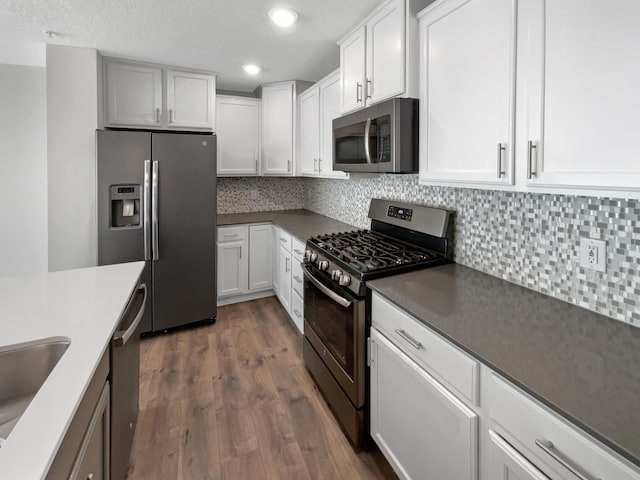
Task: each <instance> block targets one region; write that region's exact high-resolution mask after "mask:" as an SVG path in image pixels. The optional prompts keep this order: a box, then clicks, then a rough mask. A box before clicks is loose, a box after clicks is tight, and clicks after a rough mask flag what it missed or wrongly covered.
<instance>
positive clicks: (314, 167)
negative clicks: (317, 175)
mask: <svg viewBox="0 0 640 480" xmlns="http://www.w3.org/2000/svg"><path fill="white" fill-rule="evenodd" d="M317 161H318V159H317V158H314V159H313V171H314V172H315V171H317V167H316V162H317Z"/></svg>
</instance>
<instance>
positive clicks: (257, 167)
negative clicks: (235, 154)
mask: <svg viewBox="0 0 640 480" xmlns="http://www.w3.org/2000/svg"><path fill="white" fill-rule="evenodd" d="M256 173H258V160H256Z"/></svg>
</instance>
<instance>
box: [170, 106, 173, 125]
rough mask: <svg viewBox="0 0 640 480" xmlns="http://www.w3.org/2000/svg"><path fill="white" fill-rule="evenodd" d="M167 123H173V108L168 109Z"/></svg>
mask: <svg viewBox="0 0 640 480" xmlns="http://www.w3.org/2000/svg"><path fill="white" fill-rule="evenodd" d="M169 123H173V108H170V109H169Z"/></svg>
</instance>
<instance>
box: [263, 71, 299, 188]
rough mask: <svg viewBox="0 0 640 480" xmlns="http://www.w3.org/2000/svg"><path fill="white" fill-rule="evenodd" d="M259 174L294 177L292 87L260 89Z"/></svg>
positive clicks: (286, 84)
mask: <svg viewBox="0 0 640 480" xmlns="http://www.w3.org/2000/svg"><path fill="white" fill-rule="evenodd" d="M262 173H263V174H264V175H292V174H293V84H292V83H285V84H281V85H269V86H266V87H263V88H262Z"/></svg>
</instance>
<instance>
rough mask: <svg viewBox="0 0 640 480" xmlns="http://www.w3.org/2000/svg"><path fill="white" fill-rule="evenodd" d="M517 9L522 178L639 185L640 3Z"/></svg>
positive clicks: (539, 4)
mask: <svg viewBox="0 0 640 480" xmlns="http://www.w3.org/2000/svg"><path fill="white" fill-rule="evenodd" d="M518 8H519V12H518V15H519V18H521V21H522V25H521V26H520V28H519V30H520V31H521V32H522V36H521V38H520V40H519V42H522V43H521V47H520V48H521V50H519V54H521V56H520V57H519V60H518V62H519V64H520V62H522V65H523V68H522V72H524V77H523V80H522V81H523V87H524V88H525V89H526V92H525V93H526V95H525V96H524V98H522V107H523V108H524V109H525V110H526V115H525V117H524V119H523V121H522V124H523V125H524V126H525V128H526V134H525V136H524V137H523V141H522V142H521V144H522V149H521V150H519V151H518V152H519V153H520V154H521V156H522V158H523V160H525V159H526V160H525V161H527V163H528V165H526V168H523V170H526V171H527V173H528V177H530V178H528V184H529V185H553V186H575V187H582V188H596V189H606V188H611V189H614V190H615V189H622V190H629V191H639V190H640V162H639V161H638V154H637V137H638V132H639V131H640V115H638V110H639V109H640V101H639V99H640V96H639V95H638V85H640V57H638V45H640V29H639V28H638V22H637V20H638V18H640V2H637V1H635V0H612V1H609V2H596V1H595V0H588V1H581V0H546V1H542V0H537V1H534V2H522V5H520V6H519V7H518ZM529 142H531V143H529ZM524 166H525V162H524V161H523V167H524ZM529 172H531V173H529Z"/></svg>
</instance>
